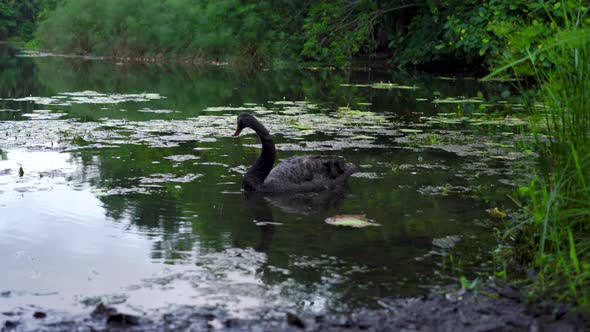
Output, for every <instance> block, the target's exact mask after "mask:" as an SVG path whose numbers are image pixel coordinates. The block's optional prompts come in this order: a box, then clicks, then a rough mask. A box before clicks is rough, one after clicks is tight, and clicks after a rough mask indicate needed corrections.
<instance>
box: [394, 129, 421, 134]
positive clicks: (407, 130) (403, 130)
mask: <svg viewBox="0 0 590 332" xmlns="http://www.w3.org/2000/svg"><path fill="white" fill-rule="evenodd" d="M399 131H401V132H402V133H405V134H417V133H421V132H422V130H420V129H411V128H403V129H400V130H399Z"/></svg>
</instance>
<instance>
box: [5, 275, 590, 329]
mask: <svg viewBox="0 0 590 332" xmlns="http://www.w3.org/2000/svg"><path fill="white" fill-rule="evenodd" d="M379 304H380V305H381V307H382V309H379V310H358V311H354V312H351V313H346V314H342V313H328V314H311V313H296V312H294V311H290V310H283V309H279V308H266V309H261V310H260V311H259V312H258V313H256V314H254V315H252V316H251V317H248V318H244V317H242V318H237V317H235V316H233V315H231V314H229V313H228V312H227V311H225V310H224V309H220V308H214V307H195V306H177V307H174V308H167V309H162V310H156V311H154V312H151V313H145V314H144V315H132V314H127V313H125V312H119V311H117V309H115V308H113V307H108V306H105V305H103V304H99V305H97V306H96V307H95V308H94V309H93V310H92V311H91V312H89V313H87V314H81V315H76V316H70V315H67V314H65V315H64V314H61V313H58V312H52V311H44V310H41V309H39V308H32V307H29V308H21V309H18V310H16V311H14V312H3V313H1V315H2V316H1V318H2V325H1V326H2V327H1V331H73V330H76V331H588V330H590V320H589V319H588V317H585V316H581V315H579V314H576V313H571V312H569V307H568V306H566V305H557V304H555V303H546V304H541V305H537V306H536V307H535V308H532V307H530V306H529V305H527V303H525V298H524V295H523V294H522V293H521V292H520V291H519V290H518V289H516V288H513V287H511V286H501V287H496V286H488V287H487V288H486V289H485V290H482V289H480V290H479V291H468V290H465V289H450V288H447V289H445V290H444V291H443V290H442V289H435V290H432V291H431V293H430V295H428V296H424V297H421V298H405V299H396V300H391V301H387V300H385V299H384V300H382V301H379Z"/></svg>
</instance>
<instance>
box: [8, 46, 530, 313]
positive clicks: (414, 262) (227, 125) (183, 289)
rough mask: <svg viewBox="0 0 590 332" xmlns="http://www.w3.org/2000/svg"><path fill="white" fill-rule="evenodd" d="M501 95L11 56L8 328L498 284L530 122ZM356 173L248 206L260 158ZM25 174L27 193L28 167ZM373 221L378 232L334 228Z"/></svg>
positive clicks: (477, 86) (297, 70) (474, 84)
mask: <svg viewBox="0 0 590 332" xmlns="http://www.w3.org/2000/svg"><path fill="white" fill-rule="evenodd" d="M510 92H511V88H510V85H508V84H500V83H485V84H484V83H481V82H479V81H478V80H476V79H474V78H469V77H459V78H453V77H440V76H436V75H427V74H420V73H404V72H397V71H392V70H385V69H379V68H372V69H368V68H365V67H359V68H353V69H352V70H350V71H338V70H332V69H323V68H302V67H297V66H292V67H289V68H285V69H273V70H261V71H254V70H248V69H243V68H233V67H229V66H206V65H204V66H183V65H174V64H141V63H114V62H109V61H100V60H85V59H80V58H64V57H54V56H42V55H39V54H34V53H33V54H32V53H23V52H22V51H19V50H16V49H12V48H9V47H5V46H2V47H1V48H0V264H1V267H0V311H9V310H14V308H19V307H21V308H22V307H30V306H34V307H38V308H52V309H54V310H62V311H65V312H72V313H75V312H83V311H86V310H91V308H92V306H93V305H96V304H97V303H99V302H103V303H106V304H111V305H115V306H118V307H121V308H125V310H128V311H132V312H149V310H151V309H154V308H163V307H168V306H175V305H180V304H193V305H206V306H221V307H224V308H226V309H227V310H228V311H230V312H232V313H233V314H235V315H238V316H247V315H249V314H250V313H252V312H253V311H256V310H259V309H260V308H262V307H268V306H276V307H287V308H292V309H295V310H309V311H313V312H326V311H346V310H350V309H354V308H361V307H368V308H374V307H379V305H380V304H379V303H383V301H387V300H388V299H392V298H399V297H410V296H417V295H420V294H425V293H426V292H428V289H429V288H430V287H432V286H433V285H445V284H448V283H453V282H456V280H457V279H458V278H459V277H460V276H467V277H468V278H474V277H476V276H477V275H479V274H480V273H483V274H484V275H485V273H490V272H491V271H492V268H493V262H492V255H491V254H490V250H492V249H493V247H494V243H495V234H494V228H495V227H499V226H500V225H501V223H502V220H501V219H500V218H494V217H493V216H491V215H490V214H489V213H488V212H486V210H487V209H492V208H496V207H497V208H498V209H499V210H500V211H505V212H509V211H510V209H513V208H514V206H513V205H512V203H511V202H510V200H509V199H508V198H507V194H510V193H512V192H513V191H514V183H513V180H514V178H515V174H516V173H518V169H519V168H518V166H517V165H518V164H517V162H516V161H517V160H519V159H522V154H521V153H520V154H519V153H516V152H514V151H515V149H514V142H515V141H516V140H517V136H518V135H517V134H518V132H519V125H521V124H522V121H520V122H519V119H514V118H509V117H506V116H505V112H506V111H507V110H510V109H514V108H518V107H521V105H519V104H516V103H515V101H513V100H512V99H511V97H510ZM244 111H246V112H251V113H253V114H256V115H257V117H258V118H259V119H260V120H261V122H262V123H264V124H265V125H267V127H268V128H269V130H270V132H271V134H273V137H274V139H275V143H277V149H278V157H279V159H284V158H286V157H289V156H293V155H304V154H327V155H339V156H343V157H345V158H346V159H347V160H348V161H350V162H353V163H355V164H356V165H357V166H358V173H357V174H355V175H354V176H353V177H351V178H350V180H349V186H348V190H346V191H342V192H329V193H321V194H316V195H282V196H263V195H253V196H252V195H251V196H245V195H243V194H242V193H241V192H240V181H241V177H242V174H243V172H244V170H245V169H247V167H249V165H251V164H252V163H253V161H254V160H255V158H256V156H257V155H258V153H260V149H259V146H258V140H257V137H256V136H255V134H254V133H253V132H252V131H244V133H243V134H242V135H241V137H239V138H234V137H231V134H232V133H233V131H234V129H235V119H236V115H237V114H239V113H240V112H244ZM20 167H22V175H21V174H19V173H20V172H19V169H20ZM336 215H365V216H366V218H367V219H369V221H370V222H373V223H376V224H379V225H380V226H379V227H366V228H347V227H337V226H333V225H329V224H327V223H326V222H325V219H326V218H329V217H333V216H336Z"/></svg>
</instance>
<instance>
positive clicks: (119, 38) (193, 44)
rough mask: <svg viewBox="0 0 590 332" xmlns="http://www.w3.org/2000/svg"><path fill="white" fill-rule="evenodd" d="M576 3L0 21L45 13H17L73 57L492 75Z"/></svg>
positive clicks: (274, 1) (275, 2) (229, 9)
mask: <svg viewBox="0 0 590 332" xmlns="http://www.w3.org/2000/svg"><path fill="white" fill-rule="evenodd" d="M56 2H59V3H60V5H59V6H57V8H56V9H55V10H47V8H53V7H55V4H56ZM17 4H19V5H17ZM33 4H36V5H34V6H33ZM39 4H41V5H39ZM576 5H579V6H582V7H584V6H583V5H582V3H581V2H580V0H566V1H557V0H532V1H528V2H522V1H518V0H493V1H484V2H481V1H477V0H467V1H459V0H422V1H420V0H415V1H410V0H333V1H328V0H315V1H312V0H294V1H288V0H266V1H256V2H252V1H246V0H216V1H211V0H161V1H151V0H128V1H117V0H103V1H100V2H97V1H92V0H61V1H60V0H25V1H22V2H17V1H7V2H3V3H2V5H1V7H0V15H3V17H15V14H14V13H15V12H16V11H18V12H19V13H25V12H26V13H28V12H35V13H37V14H36V15H37V16H34V15H33V16H31V15H30V14H19V15H20V16H22V17H28V18H29V19H30V20H33V21H34V20H35V19H36V18H39V19H40V20H42V22H41V23H40V26H39V29H38V32H37V39H38V40H39V42H40V44H41V45H42V46H43V47H44V48H46V49H50V50H55V51H59V52H67V53H79V54H95V55H107V56H163V57H175V58H184V59H190V58H193V57H209V58H226V57H232V56H233V57H238V58H246V57H248V58H253V59H256V60H263V61H268V60H273V59H285V58H287V59H299V60H303V61H318V62H323V63H327V64H331V65H336V66H343V65H348V64H350V63H351V60H352V59H354V57H355V56H359V55H373V54H380V55H384V56H387V57H388V58H389V60H390V61H391V62H392V63H393V64H397V65H402V66H403V65H419V64H427V63H433V62H447V61H452V62H464V63H468V64H476V65H480V64H482V65H484V66H485V67H487V68H492V69H493V68H496V67H498V66H500V65H501V64H503V63H506V62H510V61H512V60H514V59H517V58H520V57H522V56H523V55H526V53H527V52H532V51H535V50H537V49H539V48H542V47H543V44H542V41H543V40H544V39H545V38H547V36H549V35H551V33H552V32H553V30H554V29H555V27H556V26H559V25H560V24H562V23H563V18H564V17H566V16H568V15H570V16H571V14H572V13H571V10H570V9H571V8H574V7H576ZM31 6H32V7H35V6H36V7H35V10H29V11H27V10H26V8H32V7H31ZM17 7H18V8H17ZM586 7H587V6H586ZM586 7H584V8H586ZM19 8H20V9H19ZM584 10H586V11H587V8H586V9H584ZM586 21H587V18H586V19H585V21H583V22H582V23H583V25H586V26H587V24H588V22H586ZM0 22H1V23H0V24H1V25H0V35H1V34H2V33H4V34H5V35H6V34H7V33H8V34H10V33H13V32H11V31H13V30H14V29H15V27H16V26H19V27H20V28H19V29H23V31H25V30H26V31H28V32H24V33H23V35H30V31H31V29H32V28H31V27H34V26H35V23H31V24H30V26H31V27H27V25H26V24H24V25H18V24H16V23H14V22H15V21H14V20H6V19H5V20H2V21H0ZM11 29H12V30H11ZM3 31H4V32H3ZM6 31H8V32H6ZM539 60H540V61H544V62H545V65H546V66H551V65H552V63H551V61H550V60H549V59H539ZM516 69H517V70H520V71H522V72H523V73H527V72H531V68H528V67H527V66H526V65H523V66H520V67H517V68H516Z"/></svg>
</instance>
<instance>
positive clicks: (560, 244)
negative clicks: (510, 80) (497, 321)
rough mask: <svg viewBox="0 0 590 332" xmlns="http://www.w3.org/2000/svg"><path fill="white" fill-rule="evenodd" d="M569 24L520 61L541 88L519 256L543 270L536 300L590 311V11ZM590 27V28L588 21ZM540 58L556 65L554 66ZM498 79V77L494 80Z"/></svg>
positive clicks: (570, 12) (566, 18) (568, 11)
mask: <svg viewBox="0 0 590 332" xmlns="http://www.w3.org/2000/svg"><path fill="white" fill-rule="evenodd" d="M561 17H562V18H563V20H562V21H561V24H558V23H557V21H555V23H554V24H553V25H552V26H551V29H552V36H551V37H550V38H547V39H546V40H545V41H544V42H543V45H544V47H543V48H542V49H539V50H537V51H535V52H530V53H528V54H527V56H526V57H523V58H521V59H519V60H517V61H515V62H513V63H509V64H508V65H506V66H505V67H504V68H502V69H501V70H504V69H510V68H513V67H514V65H515V64H516V63H520V62H522V63H527V64H528V66H530V68H532V69H533V73H534V77H535V79H536V82H537V84H538V85H539V87H540V88H539V92H540V96H539V99H540V101H542V102H543V106H544V107H542V108H540V109H537V111H536V112H535V113H536V116H535V117H533V118H536V119H537V121H535V122H534V123H533V127H532V128H533V132H534V134H535V142H534V143H533V146H534V147H535V148H536V150H537V152H538V153H539V164H538V165H535V169H533V170H532V171H533V174H535V176H534V178H533V179H532V181H531V182H530V183H529V185H528V186H523V187H521V188H520V189H519V192H520V194H521V196H522V197H524V198H525V202H526V205H525V206H524V210H523V211H524V212H525V214H524V219H523V220H521V221H518V222H516V223H515V225H513V227H514V228H512V229H510V230H509V232H510V231H514V230H518V231H519V235H518V237H517V241H516V246H515V248H514V250H515V253H516V254H517V256H519V257H521V258H523V259H524V261H525V262H530V266H531V267H533V268H534V269H535V275H534V278H533V279H534V281H535V282H534V286H535V287H534V288H533V290H532V292H531V295H537V294H535V293H539V292H540V294H541V295H542V296H546V295H547V294H552V295H553V297H554V298H555V299H557V300H560V301H567V302H570V303H574V304H575V305H578V306H579V308H581V309H584V310H590V289H589V288H588V285H589V284H590V187H589V185H590V143H589V140H588V137H589V135H590V62H589V59H590V29H589V28H588V24H587V22H588V8H587V7H584V6H582V5H580V4H578V6H570V7H566V8H562V15H561ZM584 22H586V23H584ZM539 59H541V60H543V59H546V60H548V61H549V62H550V63H553V64H554V65H551V66H547V65H545V63H544V62H543V61H539ZM501 70H498V71H497V72H495V73H492V76H493V75H494V74H496V73H498V72H500V71H501Z"/></svg>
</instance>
